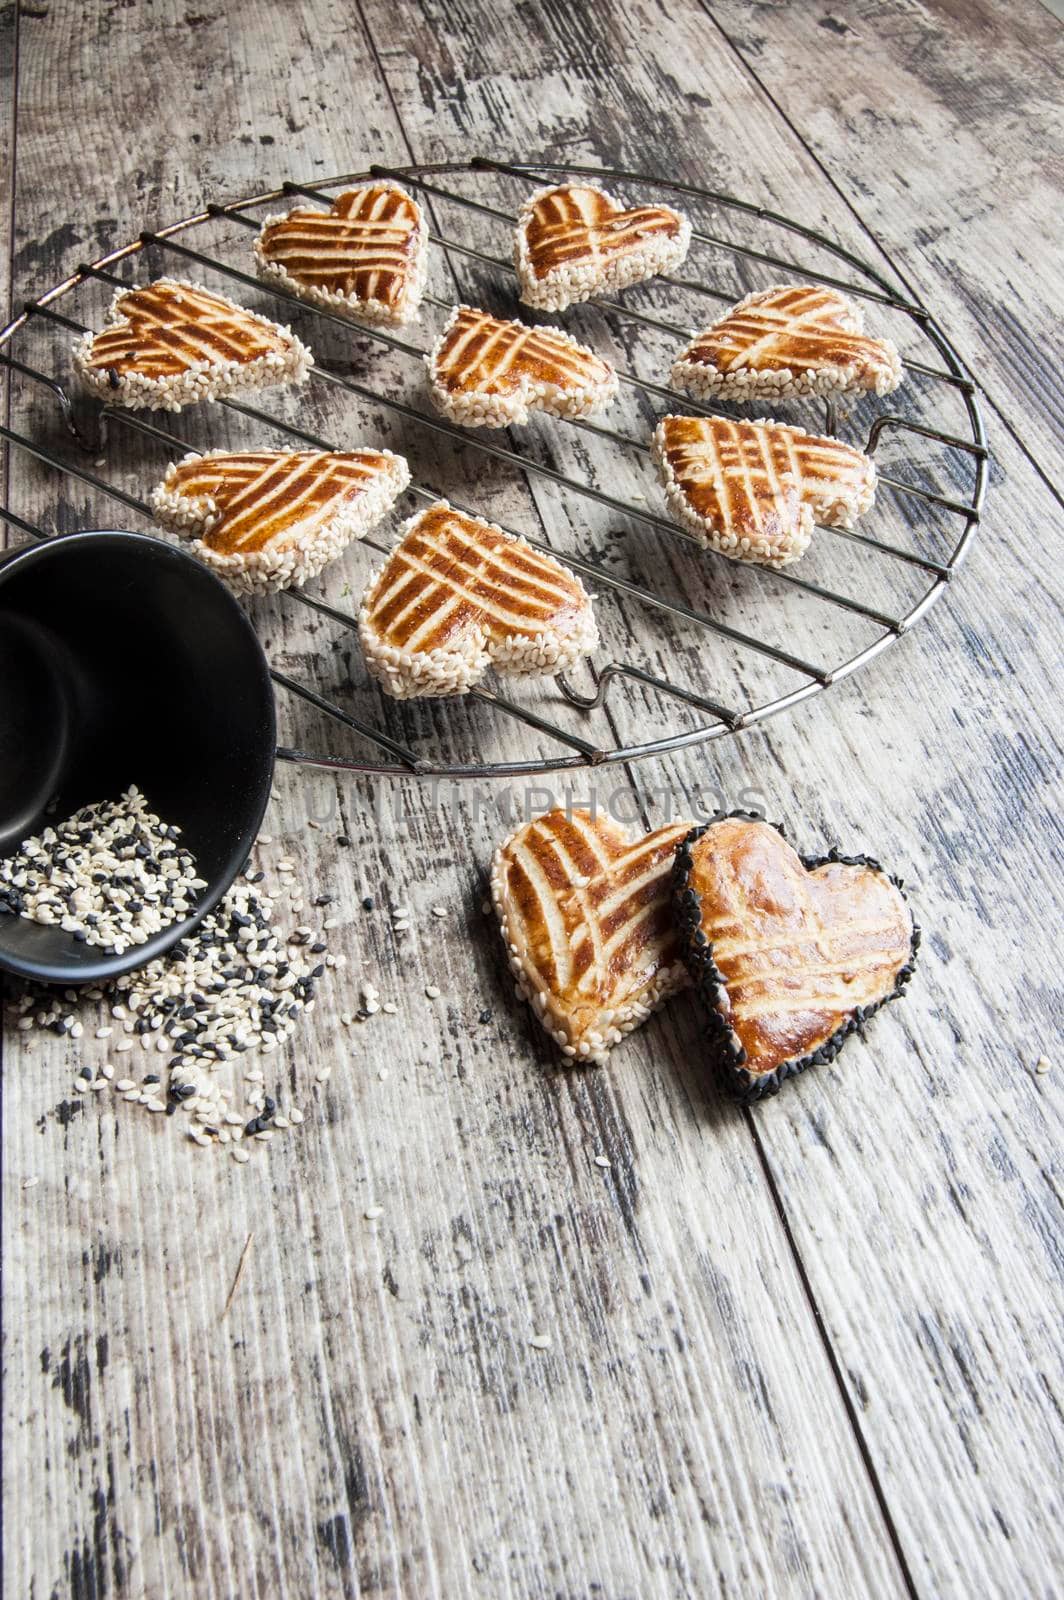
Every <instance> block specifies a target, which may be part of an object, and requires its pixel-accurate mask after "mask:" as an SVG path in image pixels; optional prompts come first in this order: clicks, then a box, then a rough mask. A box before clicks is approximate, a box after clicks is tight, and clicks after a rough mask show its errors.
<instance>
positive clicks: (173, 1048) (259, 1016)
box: [12, 863, 344, 1161]
mask: <svg viewBox="0 0 1064 1600" xmlns="http://www.w3.org/2000/svg"><path fill="white" fill-rule="evenodd" d="M263 879H264V874H263V873H262V872H254V871H251V870H250V863H249V864H248V866H247V867H246V868H245V871H244V874H243V876H242V877H240V878H238V879H237V881H236V883H234V885H233V887H232V888H231V889H230V890H229V893H228V894H227V895H226V896H225V898H224V899H223V900H222V901H220V903H219V904H218V906H217V907H216V908H215V910H214V911H213V912H211V913H210V915H209V916H207V917H205V918H204V920H203V922H202V923H201V924H200V926H199V927H198V928H197V929H196V931H195V932H194V933H192V934H190V935H189V936H188V937H187V938H185V939H182V940H180V941H179V942H178V944H177V945H175V947H174V949H173V950H172V951H171V952H169V954H167V955H165V956H161V957H160V958H159V959H158V960H156V961H152V962H151V963H149V965H148V966H146V967H142V968H141V969H140V971H138V972H134V973H129V974H127V975H126V976H124V977H121V978H118V979H116V980H115V982H114V983H111V984H107V985H102V986H94V987H91V988H86V989H84V990H73V989H71V990H67V991H65V993H64V994H63V995H62V996H59V995H57V993H56V991H55V990H50V989H46V988H42V987H38V986H26V987H24V988H23V990H22V992H21V993H20V994H18V995H17V996H16V997H15V999H14V1000H13V1001H12V1008H13V1011H14V1013H15V1016H16V1019H17V1020H16V1027H17V1028H18V1029H19V1030H21V1031H22V1032H25V1033H28V1032H30V1031H31V1030H33V1029H34V1028H36V1027H40V1028H50V1029H51V1030H52V1032H54V1033H57V1034H60V1035H69V1036H70V1037H72V1038H74V1039H77V1038H80V1037H81V1036H82V1034H83V1033H84V1025H83V1024H82V1022H80V1021H79V1020H78V1018H77V1016H76V1014H75V1012H74V1011H72V1010H71V1009H70V1006H71V1003H72V1002H73V1003H80V1002H82V1001H96V1002H101V1001H102V1002H104V1003H105V1004H106V1005H107V1006H108V1007H109V1010H110V1014H111V1017H112V1018H113V1019H114V1023H115V1024H117V1025H118V1026H117V1028H116V1027H115V1026H113V1025H108V1026H104V1027H100V1028H97V1029H96V1036H97V1037H98V1038H111V1037H113V1036H114V1035H115V1033H116V1032H117V1033H118V1034H119V1037H118V1039H117V1041H116V1043H115V1044H114V1046H113V1047H111V1053H112V1054H113V1055H114V1056H115V1057H117V1058H123V1057H125V1056H127V1055H129V1054H130V1053H131V1052H133V1051H134V1050H137V1049H139V1050H140V1052H141V1054H142V1058H143V1054H144V1053H145V1052H152V1057H151V1058H149V1061H148V1065H149V1066H153V1067H155V1070H152V1071H147V1072H144V1071H143V1066H142V1068H141V1074H140V1077H139V1081H138V1079H137V1078H134V1077H133V1076H132V1075H131V1074H129V1073H127V1074H126V1075H122V1066H123V1065H125V1064H126V1063H125V1062H124V1061H123V1062H122V1063H121V1065H119V1066H115V1065H114V1064H112V1063H108V1064H106V1065H105V1066H103V1067H102V1068H101V1069H100V1072H99V1073H98V1074H97V1073H95V1072H94V1071H93V1070H92V1068H90V1067H86V1066H83V1067H80V1068H79V1070H78V1076H77V1078H76V1080H75V1084H74V1087H75V1090H76V1091H77V1092H78V1093H81V1094H85V1093H88V1092H90V1091H91V1090H102V1089H106V1088H108V1087H111V1088H113V1089H114V1090H115V1091H117V1092H118V1093H120V1094H121V1095H122V1097H123V1098H124V1099H125V1100H128V1101H131V1102H136V1103H139V1104H140V1105H142V1106H144V1107H145V1109H146V1110H147V1111H149V1112H155V1113H164V1114H166V1115H168V1116H173V1115H174V1114H175V1113H177V1112H180V1113H181V1114H182V1115H183V1116H184V1117H185V1118H187V1119H190V1120H189V1121H188V1122H187V1123H186V1127H187V1132H188V1136H189V1138H190V1139H192V1140H194V1141H195V1143H197V1144H200V1145H211V1144H218V1145H228V1146H230V1147H231V1153H232V1155H233V1158H234V1160H236V1161H247V1160H248V1159H249V1156H250V1145H251V1142H252V1141H255V1140H257V1141H260V1142H266V1141H268V1140H270V1139H272V1138H273V1137H274V1134H275V1133H276V1132H277V1131H281V1130H283V1129H285V1128H287V1127H289V1126H290V1125H291V1124H293V1123H300V1122H302V1121H303V1113H302V1111H301V1110H300V1109H299V1107H298V1106H295V1105H292V1104H290V1103H289V1101H288V1100H287V1099H286V1098H285V1096H284V1092H283V1090H282V1089H281V1088H280V1087H277V1088H276V1089H274V1091H273V1092H272V1093H271V1092H269V1091H268V1090H267V1087H266V1072H265V1070H264V1069H263V1068H262V1067H259V1066H255V1065H251V1064H249V1065H248V1067H247V1068H246V1070H245V1071H244V1072H243V1074H242V1078H243V1091H242V1093H239V1094H238V1091H237V1090H236V1089H235V1088H234V1087H232V1086H231V1085H232V1083H233V1075H232V1074H224V1073H221V1072H220V1071H219V1068H220V1066H221V1065H222V1064H223V1063H225V1062H229V1061H231V1060H233V1059H235V1058H237V1057H239V1056H242V1055H244V1054H245V1053H247V1052H255V1053H256V1058H257V1057H258V1054H259V1052H263V1053H266V1054H268V1053H270V1052H276V1051H277V1050H278V1049H279V1048H280V1046H281V1045H282V1044H283V1043H284V1042H285V1041H286V1040H287V1039H289V1038H290V1037H291V1036H292V1034H293V1032H294V1030H295V1028H296V1026H297V1024H298V1022H299V1020H300V1018H301V1016H303V1015H305V1014H306V1013H307V1012H308V1011H310V1010H311V1008H312V1007H313V1005H314V996H315V989H316V986H317V983H318V980H319V979H320V978H321V977H323V975H324V974H325V971H326V969H327V967H334V966H337V965H342V964H344V957H343V956H331V955H325V950H326V940H325V937H324V930H323V931H322V933H321V934H319V935H318V936H317V937H315V935H314V932H313V929H311V928H310V927H309V926H306V927H299V928H296V929H295V930H294V931H293V932H292V933H291V934H290V935H288V936H287V937H283V936H281V935H280V934H279V933H278V932H277V931H275V929H274V927H273V925H272V918H273V910H274V905H273V901H272V899H271V898H270V896H269V895H268V893H267V892H266V891H265V890H264V889H263V888H262V883H263ZM320 898H321V899H322V900H323V901H327V900H328V899H329V897H328V896H323V897H320ZM300 903H302V901H301V898H300ZM326 921H327V922H330V923H333V924H334V919H331V918H327V919H326ZM334 925H335V924H334ZM156 1054H157V1055H158V1056H159V1057H165V1058H166V1059H165V1061H158V1063H157V1064H156V1061H155V1060H154V1059H153V1058H154V1057H155V1056H156ZM226 1080H228V1081H226ZM238 1101H239V1103H238Z"/></svg>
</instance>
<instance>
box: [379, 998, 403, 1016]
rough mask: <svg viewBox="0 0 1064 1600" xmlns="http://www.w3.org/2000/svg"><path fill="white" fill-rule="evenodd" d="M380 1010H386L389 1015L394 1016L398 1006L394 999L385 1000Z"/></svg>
mask: <svg viewBox="0 0 1064 1600" xmlns="http://www.w3.org/2000/svg"><path fill="white" fill-rule="evenodd" d="M381 1010H382V1011H386V1012H387V1014H388V1015H389V1016H390V1017H394V1016H395V1015H396V1013H397V1012H398V1010H399V1007H398V1006H397V1005H396V1003H395V1001H394V1000H386V1001H385V1002H384V1004H383V1005H382V1006H381Z"/></svg>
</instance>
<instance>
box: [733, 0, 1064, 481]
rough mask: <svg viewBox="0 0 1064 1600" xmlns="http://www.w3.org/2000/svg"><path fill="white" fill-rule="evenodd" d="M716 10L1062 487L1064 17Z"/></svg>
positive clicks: (1026, 4) (927, 10) (745, 7)
mask: <svg viewBox="0 0 1064 1600" xmlns="http://www.w3.org/2000/svg"><path fill="white" fill-rule="evenodd" d="M706 10H707V15H708V17H709V18H712V22H713V24H715V25H716V27H717V28H719V30H720V34H721V35H722V37H723V39H726V40H727V41H728V42H729V43H730V45H731V46H732V47H734V49H735V50H736V51H737V52H738V56H739V59H740V60H741V62H742V64H743V68H744V70H745V71H746V72H748V73H749V74H751V75H752V77H753V79H754V81H756V83H757V84H758V86H759V87H760V88H762V89H765V90H767V91H768V93H770V94H771V95H772V96H773V99H774V100H775V101H776V102H777V103H779V104H780V105H781V106H782V109H783V110H784V112H785V114H786V115H787V117H788V119H789V121H790V122H791V124H792V126H793V127H794V128H795V129H796V131H797V132H798V133H799V134H800V135H801V137H802V138H803V139H804V140H805V141H806V143H807V145H808V146H809V147H810V148H811V149H812V150H813V151H814V152H815V154H816V156H817V158H818V160H819V161H820V162H821V164H822V165H823V167H824V169H825V171H826V172H827V174H828V175H829V176H830V178H831V180H832V182H833V183H834V184H835V185H836V186H837V187H838V189H839V190H840V192H841V193H842V194H843V195H845V196H847V197H848V202H849V205H850V208H851V209H852V210H853V211H854V213H855V214H856V216H858V217H859V218H860V219H861V221H862V222H863V223H865V224H866V225H867V226H869V227H870V228H872V229H873V230H874V231H875V232H876V233H877V234H878V236H879V238H880V240H881V241H882V243H883V244H885V245H886V246H887V248H888V250H890V251H891V252H892V253H893V254H894V256H895V259H896V261H897V263H898V265H899V266H900V267H901V268H902V269H903V270H904V272H905V273H906V276H907V278H908V279H909V281H910V282H912V283H913V284H915V286H916V288H917V290H918V291H919V292H920V293H921V294H924V295H927V296H932V295H933V298H934V301H935V303H936V304H937V305H940V306H941V307H943V308H944V309H945V308H948V314H949V323H950V326H951V327H952V328H953V329H954V330H955V332H956V336H957V337H958V338H959V339H961V340H962V341H963V343H964V345H965V347H966V348H967V350H968V351H969V353H971V354H973V355H974V354H975V353H978V358H979V377H980V382H981V383H982V384H983V385H984V387H985V388H986V390H987V392H988V394H989V396H990V399H991V401H992V403H993V405H994V407H995V409H996V410H997V411H998V412H999V413H1000V415H1001V417H1002V419H1003V421H1004V422H1005V423H1006V424H1007V426H1008V427H1009V428H1010V429H1011V431H1012V432H1013V433H1014V434H1015V435H1016V436H1017V437H1018V438H1020V439H1023V440H1026V441H1028V443H1029V447H1030V449H1031V451H1032V453H1033V455H1034V458H1035V459H1036V460H1037V461H1038V462H1039V463H1040V464H1041V466H1042V467H1043V470H1045V471H1046V472H1048V473H1049V475H1050V477H1051V478H1055V479H1056V481H1057V483H1058V485H1059V482H1060V470H1061V454H1060V438H1061V415H1062V412H1064V395H1062V390H1061V382H1060V371H1061V364H1062V363H1061V348H1060V318H1059V314H1058V313H1059V306H1060V285H1061V276H1062V269H1061V253H1060V249H1059V239H1058V240H1054V238H1053V225H1052V222H1051V221H1050V219H1051V218H1052V217H1054V216H1055V215H1056V213H1057V211H1058V208H1059V204H1060V186H1059V163H1060V160H1061V156H1062V154H1064V121H1062V118H1061V110H1060V79H1061V73H1062V71H1064V30H1062V29H1061V26H1060V22H1059V20H1058V19H1057V18H1056V17H1054V16H1053V15H1051V14H1050V12H1049V11H1047V10H1046V8H1045V7H1044V6H1042V5H1040V4H1038V0H1017V3H1015V4H1008V5H1004V4H1001V3H999V0H965V4H964V5H963V6H960V7H958V6H955V5H952V4H949V3H948V0H920V3H918V4H909V3H907V0H896V3H894V4H890V5H886V6H884V5H878V4H874V3H866V0H846V3H844V4H841V5H835V6H832V7H831V8H830V10H828V11H820V10H818V9H817V8H815V7H809V6H806V7H801V8H800V14H798V13H795V11H794V9H793V8H792V7H790V6H787V7H781V6H777V5H772V4H765V3H755V4H753V5H749V4H745V3H744V4H741V5H740V4H736V3H735V0H709V3H708V4H707V7H706ZM870 63H874V68H873V70H871V71H870V70H869V65H870Z"/></svg>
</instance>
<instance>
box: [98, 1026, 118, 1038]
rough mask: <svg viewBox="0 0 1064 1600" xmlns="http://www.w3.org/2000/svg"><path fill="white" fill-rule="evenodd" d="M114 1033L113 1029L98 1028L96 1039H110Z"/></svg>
mask: <svg viewBox="0 0 1064 1600" xmlns="http://www.w3.org/2000/svg"><path fill="white" fill-rule="evenodd" d="M114 1031H115V1030H114V1029H113V1028H97V1029H96V1037H97V1039H109V1038H110V1037H111V1035H112V1033H114Z"/></svg>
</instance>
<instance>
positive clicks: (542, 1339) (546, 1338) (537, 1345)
mask: <svg viewBox="0 0 1064 1600" xmlns="http://www.w3.org/2000/svg"><path fill="white" fill-rule="evenodd" d="M528 1342H529V1344H530V1345H531V1346H532V1348H533V1350H549V1349H550V1346H551V1337H550V1334H549V1333H534V1334H533V1335H532V1337H531V1339H529V1341H528Z"/></svg>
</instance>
